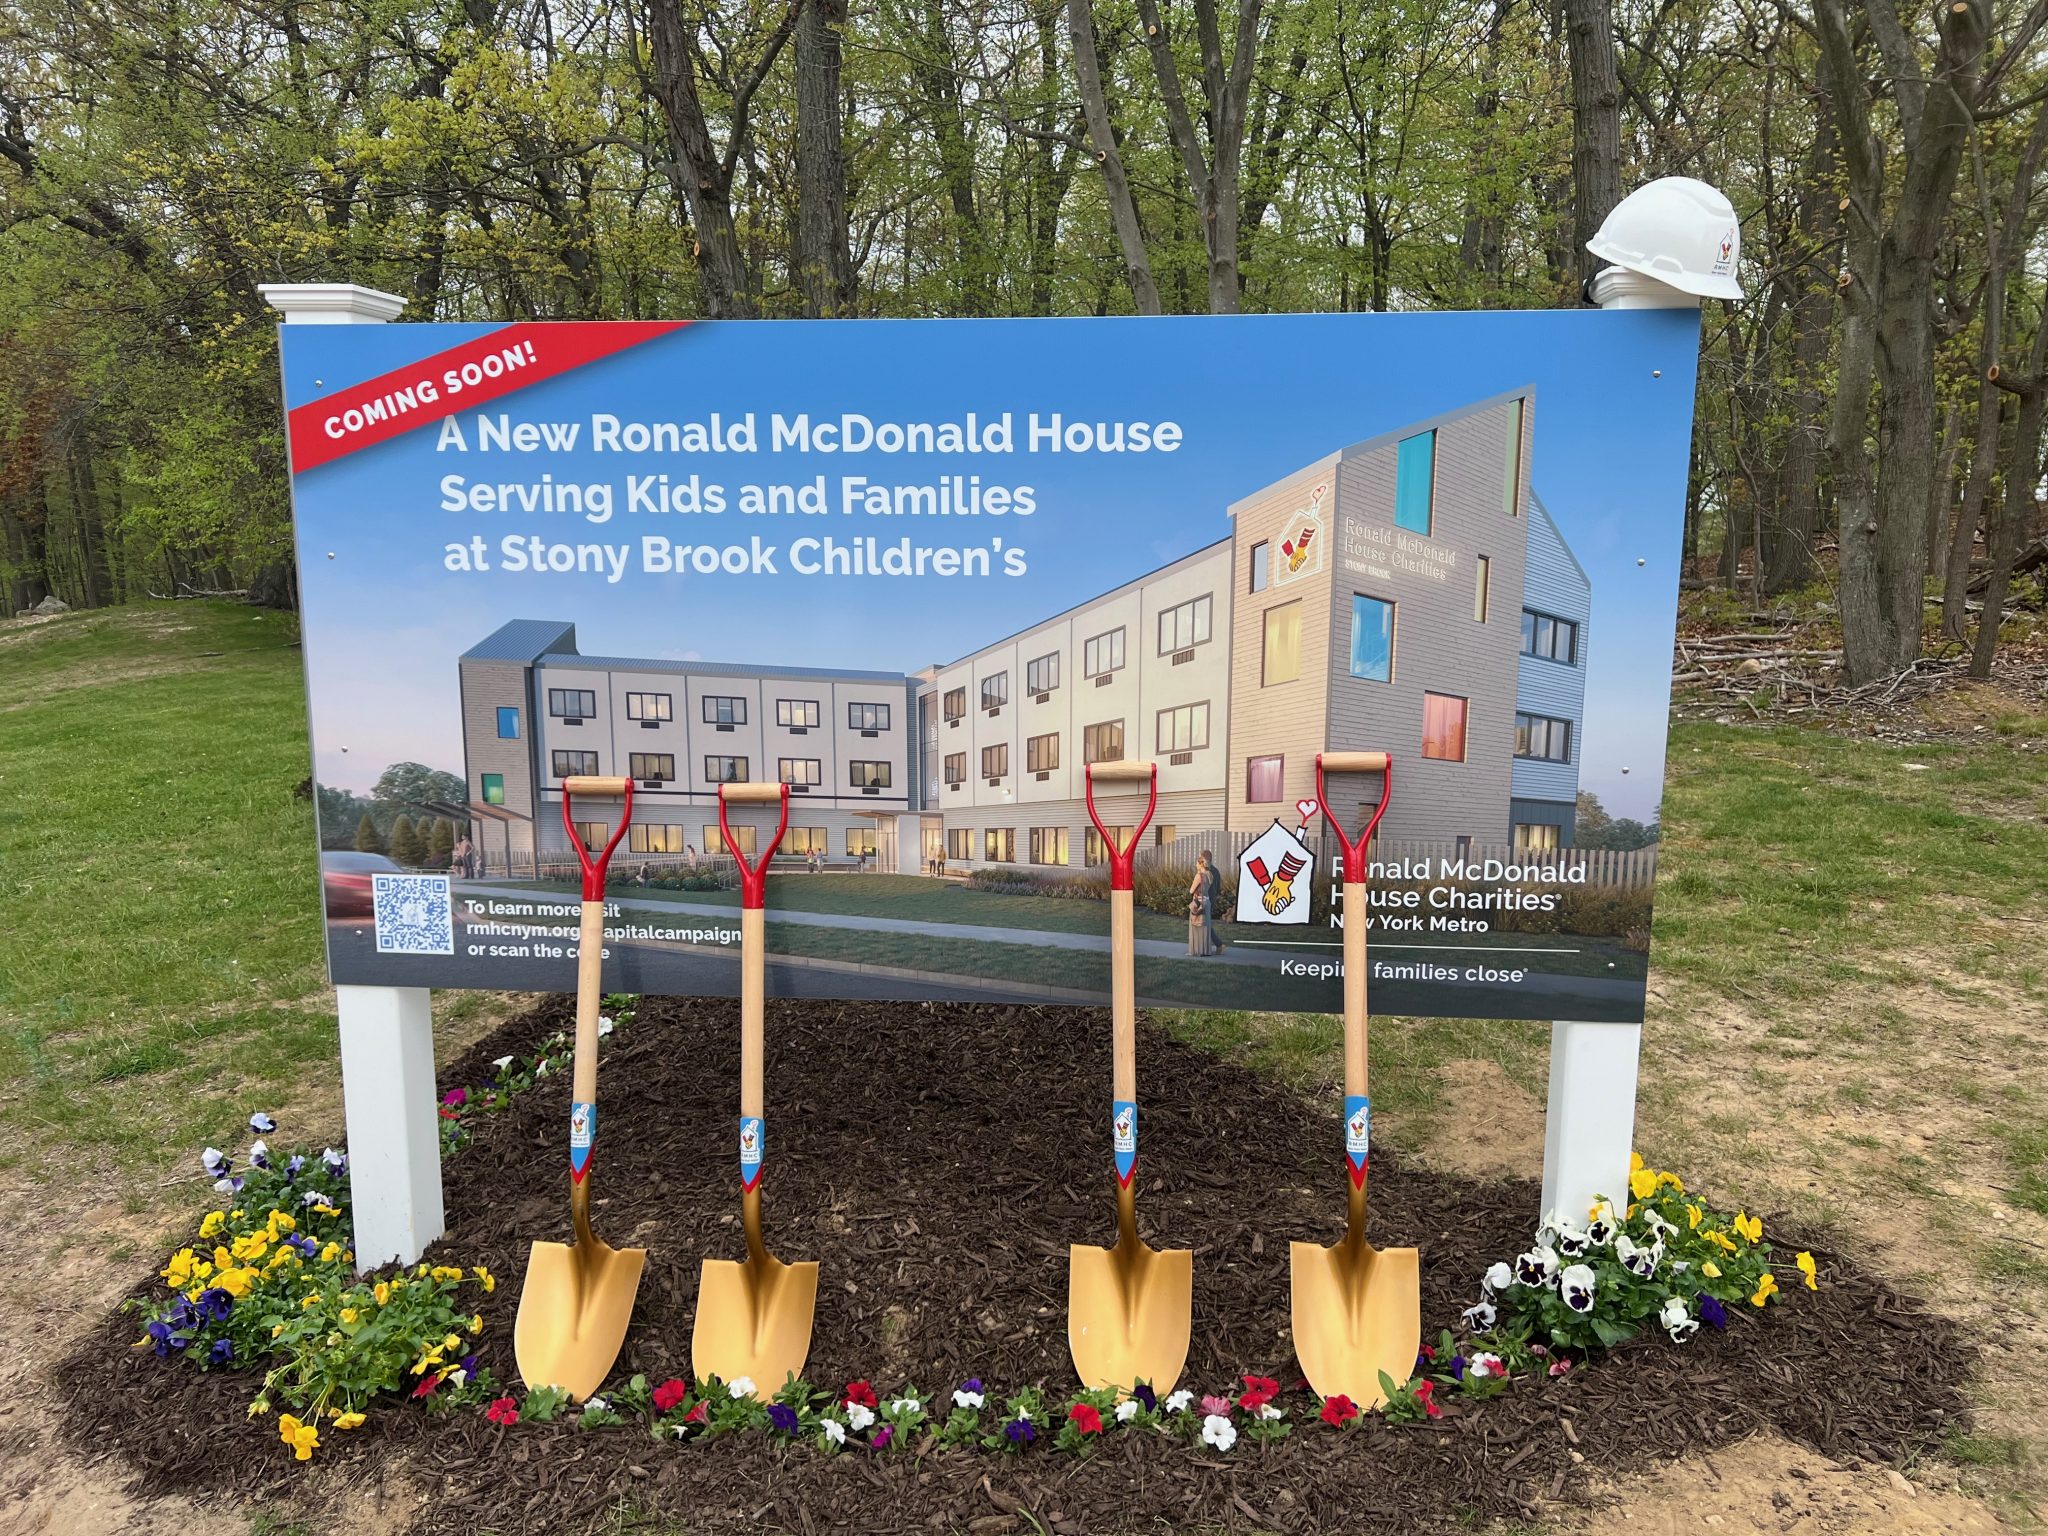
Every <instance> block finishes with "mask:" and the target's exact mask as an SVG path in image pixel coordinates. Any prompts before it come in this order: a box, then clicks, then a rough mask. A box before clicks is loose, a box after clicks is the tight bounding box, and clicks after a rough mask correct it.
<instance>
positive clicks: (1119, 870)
mask: <svg viewBox="0 0 2048 1536" xmlns="http://www.w3.org/2000/svg"><path fill="white" fill-rule="evenodd" d="M1150 766H1151V769H1152V771H1151V773H1150V775H1149V776H1148V777H1147V780H1146V783H1147V785H1148V786H1149V788H1150V791H1151V792H1150V794H1148V795H1147V796H1146V799H1145V814H1144V815H1143V816H1140V817H1139V818H1138V824H1137V826H1135V827H1133V828H1132V829H1131V840H1130V842H1129V843H1128V844H1126V845H1125V846H1124V847H1122V848H1119V847H1117V845H1116V839H1115V838H1113V837H1111V836H1110V835H1109V828H1108V827H1106V826H1104V825H1103V824H1102V817H1101V816H1100V815H1098V814H1097V813H1096V810H1095V765H1094V764H1092V763H1090V764H1089V765H1088V766H1087V767H1086V768H1084V769H1083V770H1082V773H1083V777H1084V782H1085V783H1086V786H1087V797H1088V819H1089V820H1090V821H1092V822H1094V823H1095V830H1096V831H1097V832H1098V833H1100V834H1101V837H1102V846H1103V847H1105V848H1107V849H1108V850H1109V888H1110V889H1111V890H1112V891H1128V890H1129V889H1130V888H1131V865H1132V861H1133V860H1134V859H1135V858H1136V856H1137V852H1138V843H1139V840H1140V839H1142V838H1143V837H1144V835H1145V829H1146V828H1147V827H1149V826H1151V825H1152V813H1153V811H1155V810H1157V809H1158V807H1159V765H1158V764H1157V763H1153V764H1151V765H1150ZM1136 776H1137V775H1135V774H1133V775H1132V777H1133V778H1135V777H1136Z"/></svg>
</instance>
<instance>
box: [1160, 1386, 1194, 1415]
mask: <svg viewBox="0 0 2048 1536" xmlns="http://www.w3.org/2000/svg"><path fill="white" fill-rule="evenodd" d="M1194 1400H1195V1394H1194V1393H1192V1392H1190V1391H1189V1390H1188V1389H1187V1388H1186V1387H1182V1388H1181V1389H1180V1390H1179V1391H1178V1392H1173V1393H1169V1394H1168V1395H1167V1399H1166V1411H1167V1412H1168V1413H1186V1412H1187V1408H1188V1404H1189V1403H1192V1402H1193V1401H1194Z"/></svg>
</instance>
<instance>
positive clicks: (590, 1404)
mask: <svg viewBox="0 0 2048 1536" xmlns="http://www.w3.org/2000/svg"><path fill="white" fill-rule="evenodd" d="M583 1411H584V1412H585V1413H610V1412H611V1411H612V1405H611V1404H610V1403H608V1402H606V1401H605V1400H604V1399H603V1398H601V1397H587V1398H585V1399H584V1400H583Z"/></svg>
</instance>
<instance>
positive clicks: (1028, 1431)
mask: <svg viewBox="0 0 2048 1536" xmlns="http://www.w3.org/2000/svg"><path fill="white" fill-rule="evenodd" d="M1003 1433H1004V1434H1005V1435H1007V1436H1008V1437H1009V1440H1010V1444H1012V1445H1029V1444H1030V1443H1031V1442H1032V1441H1033V1440H1035V1439H1037V1438H1038V1431H1037V1430H1035V1429H1033V1428H1032V1427H1031V1421H1030V1420H1029V1419H1012V1420H1010V1422H1009V1423H1007V1424H1005V1425H1004V1426H1003Z"/></svg>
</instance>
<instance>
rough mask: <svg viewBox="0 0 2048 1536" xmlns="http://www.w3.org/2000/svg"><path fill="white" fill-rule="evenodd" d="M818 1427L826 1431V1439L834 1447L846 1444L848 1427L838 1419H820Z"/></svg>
mask: <svg viewBox="0 0 2048 1536" xmlns="http://www.w3.org/2000/svg"><path fill="white" fill-rule="evenodd" d="M818 1427H819V1428H820V1429H822V1430H824V1431H825V1438H826V1439H827V1440H830V1441H831V1442H832V1443H833V1444H834V1445H844V1444H846V1426H845V1425H844V1424H842V1423H840V1422H839V1421H838V1420H837V1419H820V1420H819V1421H818Z"/></svg>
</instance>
